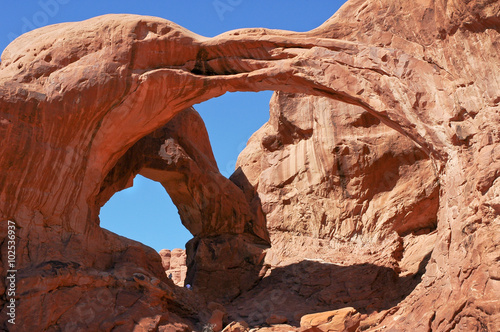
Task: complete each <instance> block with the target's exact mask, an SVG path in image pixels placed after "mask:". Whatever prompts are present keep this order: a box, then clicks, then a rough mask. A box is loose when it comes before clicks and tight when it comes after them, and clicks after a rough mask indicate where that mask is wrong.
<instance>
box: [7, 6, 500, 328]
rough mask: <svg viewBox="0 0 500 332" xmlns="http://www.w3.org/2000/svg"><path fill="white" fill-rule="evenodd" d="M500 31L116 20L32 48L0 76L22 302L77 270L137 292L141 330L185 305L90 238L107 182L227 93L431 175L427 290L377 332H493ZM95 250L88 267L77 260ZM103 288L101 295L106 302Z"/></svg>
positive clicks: (441, 12)
mask: <svg viewBox="0 0 500 332" xmlns="http://www.w3.org/2000/svg"><path fill="white" fill-rule="evenodd" d="M379 13H384V14H383V15H380V14H379ZM404 13H410V14H411V19H407V18H405V16H404ZM499 22H500V14H499V4H498V3H496V2H491V1H481V0H477V1H469V2H465V1H464V2H461V1H453V2H448V1H428V2H427V3H425V5H424V4H420V3H419V4H414V3H411V4H410V3H407V2H403V1H389V0H387V1H382V2H379V1H361V0H354V1H351V2H349V3H348V4H347V5H345V6H344V7H343V8H342V9H341V10H340V11H339V13H337V14H336V15H334V16H333V17H332V18H331V19H330V20H329V21H327V22H326V23H325V24H323V25H322V26H321V27H319V28H318V29H315V30H313V31H311V32H307V33H293V32H285V31H273V30H266V29H246V30H241V31H234V32H229V33H226V34H223V35H220V36H217V37H214V38H211V39H208V38H204V37H201V36H197V35H194V34H192V33H191V32H189V31H187V30H185V29H183V28H181V27H179V26H177V25H175V24H173V23H170V22H168V21H165V20H161V19H157V18H148V17H138V16H123V15H118V16H106V17H100V18H95V19H92V20H88V21H85V22H84V23H66V24H60V25H56V26H51V27H47V28H43V29H39V30H36V31H33V32H31V33H28V34H26V35H24V36H21V37H20V38H18V39H17V40H16V41H14V42H13V43H12V44H11V45H9V47H8V48H7V49H6V51H5V52H4V54H3V55H2V63H1V67H0V68H1V69H0V103H1V104H2V113H1V114H0V116H1V119H0V121H1V122H0V125H1V127H0V130H1V132H2V135H3V137H4V141H5V142H7V144H3V145H2V148H1V151H2V152H1V154H0V167H1V169H2V171H3V172H2V173H1V174H0V216H1V218H2V220H7V219H13V220H15V221H16V222H17V224H18V228H19V230H18V235H19V247H20V257H21V259H20V266H19V269H20V271H21V272H20V278H21V279H23V280H25V283H26V284H28V285H36V287H35V288H34V289H35V290H34V291H33V292H32V293H31V294H32V295H30V296H31V297H28V295H26V298H27V299H28V298H30V299H34V298H36V296H39V294H43V293H46V292H47V291H50V290H53V289H57V287H56V285H50V283H49V284H44V285H39V284H37V281H36V278H34V277H33V275H34V274H35V273H39V271H46V272H47V271H49V272H47V273H50V271H52V270H54V269H56V270H57V271H59V272H58V273H61V274H62V275H65V276H66V277H65V278H66V282H67V284H68V285H77V284H79V283H81V282H82V281H81V280H80V279H79V278H81V277H82V275H81V273H82V271H83V268H80V267H88V268H90V269H91V272H88V273H89V274H90V275H92V276H93V277H94V278H96V280H100V282H101V283H100V284H99V283H97V284H98V285H102V287H104V286H105V285H107V284H109V283H110V282H111V283H114V285H121V286H120V287H122V286H123V287H125V288H127V287H128V289H129V290H130V291H131V292H133V291H132V290H134V289H136V287H139V286H137V285H140V287H145V288H146V289H148V292H149V294H156V295H151V298H155V296H157V297H156V299H157V301H156V302H154V301H153V302H152V304H151V308H155V309H148V310H149V311H148V313H150V312H152V311H154V310H164V309H165V306H166V304H165V303H164V302H162V301H160V300H158V299H165V298H169V299H173V298H175V296H174V295H173V294H171V293H169V291H168V290H165V289H162V286H161V285H163V284H162V283H159V284H158V283H156V282H151V283H148V282H145V280H146V279H147V278H146V277H144V275H145V274H144V273H146V271H148V272H151V271H152V272H155V273H158V275H161V271H159V267H160V265H159V262H158V261H156V260H155V259H151V260H148V259H145V258H144V259H143V260H142V263H140V264H139V263H138V265H136V266H134V265H133V264H132V265H131V264H129V263H130V262H127V260H129V259H130V257H132V256H133V255H134V254H133V253H132V252H133V251H134V250H136V251H137V252H139V255H143V254H144V253H143V251H142V249H141V248H138V247H137V246H136V245H135V244H133V243H129V242H127V241H123V240H120V239H117V238H114V237H113V236H111V235H110V234H107V233H105V232H102V231H100V229H99V227H98V225H97V216H98V209H99V203H98V200H97V197H98V195H99V192H100V189H101V187H102V185H103V181H104V180H105V178H106V176H107V175H108V174H109V172H110V171H111V170H112V169H113V167H114V166H115V165H116V163H117V162H118V161H119V159H120V158H121V157H122V156H123V155H124V154H125V153H126V151H128V150H129V149H130V148H131V147H132V146H133V144H135V143H136V142H138V141H139V139H141V138H142V137H144V136H146V135H147V134H149V133H151V132H153V131H154V130H156V129H158V128H160V127H161V126H163V125H164V124H166V123H167V122H168V121H169V120H171V119H172V118H173V117H174V116H175V114H177V113H178V112H180V111H182V110H183V109H185V108H187V107H189V106H191V105H192V104H194V103H197V102H201V101H203V100H206V99H208V98H212V97H215V96H218V95H221V94H222V93H224V92H226V91H236V90H242V91H243V90H246V91H257V90H264V89H270V90H282V91H285V92H292V93H304V94H310V95H316V96H326V97H328V98H333V99H336V100H339V101H341V102H343V103H348V104H353V105H357V106H360V107H362V108H364V109H365V110H367V111H369V112H370V113H371V114H373V115H375V116H376V117H378V118H379V119H380V121H382V122H384V123H386V124H387V125H389V126H391V127H392V128H394V129H396V130H397V131H399V132H401V133H403V134H404V135H405V136H407V137H409V138H410V139H412V140H413V141H414V142H415V143H416V144H418V145H419V146H420V147H421V148H422V149H423V150H424V151H426V153H427V154H428V155H429V156H430V157H431V160H432V161H433V162H434V164H435V166H434V167H435V170H436V172H437V174H438V176H439V179H440V183H441V192H440V200H441V202H442V203H441V205H440V209H439V212H438V239H439V240H438V242H437V246H436V248H435V249H434V252H433V254H432V257H431V260H430V263H429V265H428V267H427V272H426V274H425V276H424V279H423V282H422V283H421V285H419V286H418V287H417V289H416V290H415V291H414V292H413V293H412V294H410V295H409V296H408V297H407V298H406V299H405V300H404V301H403V302H402V303H401V304H400V305H399V307H397V308H395V309H394V311H392V312H391V313H390V315H388V316H387V318H381V320H380V321H379V322H378V323H380V324H387V325H390V326H399V327H401V326H405V327H410V328H420V327H422V326H421V325H425V327H426V328H431V329H435V330H446V331H448V330H452V329H461V328H465V326H473V328H475V329H477V330H479V329H480V328H484V327H485V326H486V327H489V328H494V327H493V324H494V323H495V321H498V302H497V301H498V300H497V299H498V297H499V292H500V291H499V287H498V266H497V256H498V250H497V249H496V247H495V245H494V243H495V242H498V241H497V240H498V239H497V238H496V237H497V235H498V234H500V232H498V228H499V226H498V225H499V223H498V214H499V202H498V197H499V194H498V192H499V190H500V189H499V186H500V182H499V181H498V174H499V171H498V170H499V169H500V167H499V163H500V161H499V160H500V159H499V158H500V152H499V148H498V142H499V140H500V138H499V136H498V130H497V129H498V128H497V127H498V123H499V120H500V114H499V100H500V97H499V95H498V91H500V89H499V86H498V85H499V83H498V80H497V77H496V76H497V74H498V72H500V68H499V60H498V43H499V34H498V31H499V24H500V23H499ZM62 32H64V36H63V37H61V33H62ZM97 35H98V36H99V38H96V36H97ZM478 45H481V46H478ZM464 54H467V56H464ZM2 232H5V230H2ZM2 234H3V237H5V234H4V233H2ZM492 238H493V240H492ZM42 243H44V244H42ZM61 243H63V244H64V247H65V250H64V252H62V251H61V250H60V244H61ZM96 243H99V245H98V246H97V249H96V251H95V252H94V253H93V254H91V255H84V254H82V252H81V248H82V247H83V248H89V247H91V246H94V245H95V244H96ZM58 248H59V249H58ZM2 250H3V251H4V250H5V245H3V246H2ZM57 261H64V262H74V263H75V264H73V263H67V264H66V263H65V264H63V265H60V264H58V263H57V264H56V263H53V262H57ZM117 262H119V264H117ZM134 262H138V261H137V259H134ZM141 264H142V265H141ZM113 266H116V270H115V274H114V275H112V276H109V275H107V277H106V278H108V279H107V280H108V281H105V282H102V280H104V279H103V278H104V277H102V276H101V275H99V271H103V270H109V269H110V268H111V267H113ZM2 269H4V267H2ZM2 271H3V270H2ZM37 271H38V272H37ZM136 271H142V272H144V273H142V272H136ZM79 273H80V274H79ZM134 273H136V274H137V273H142V275H134ZM146 274H147V273H146ZM118 275H121V276H125V275H127V276H128V277H127V278H128V279H127V278H125V277H123V278H122V279H120V278H116V276H118ZM130 275H133V276H134V280H135V283H130V282H129V281H130ZM109 278H111V281H109V280H110V279H109ZM37 287H38V288H37ZM99 287H101V286H95V287H94V289H93V291H100V290H103V291H104V288H102V289H100V288H99ZM104 292H105V291H104ZM33 294H34V295H33ZM36 294H38V295H36ZM60 294H62V293H60ZM158 294H160V295H158ZM422 294H424V295H422ZM104 298H109V296H107V297H106V296H105V297H104ZM25 303H29V301H26V302H25ZM429 303H432V305H430V304H429ZM443 303H446V304H447V305H446V306H442V304H443ZM410 308H411V309H410ZM91 309H92V308H91ZM23 310H26V312H29V309H28V308H26V307H23ZM141 310H143V309H140V310H137V311H135V312H134V313H133V315H136V316H135V318H134V319H139V318H140V317H142V316H141V315H144V312H142V313H141ZM61 315H62V314H61ZM46 319H47V318H43V317H41V316H40V315H34V318H33V317H32V318H31V319H30V320H28V321H27V324H28V326H37V324H40V322H43V323H44V324H52V323H53V322H49V321H47V320H46ZM29 324H31V325H29ZM110 324H111V323H110Z"/></svg>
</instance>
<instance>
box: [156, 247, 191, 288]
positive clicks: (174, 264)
mask: <svg viewBox="0 0 500 332" xmlns="http://www.w3.org/2000/svg"><path fill="white" fill-rule="evenodd" d="M159 254H160V257H161V264H162V266H163V269H165V274H166V275H167V277H169V278H170V279H172V281H173V282H174V284H176V285H177V286H179V287H184V285H185V282H184V281H185V280H186V272H187V266H186V251H185V250H182V249H174V250H168V249H163V250H161V251H160V252H159Z"/></svg>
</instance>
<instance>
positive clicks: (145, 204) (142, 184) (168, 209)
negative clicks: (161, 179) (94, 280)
mask: <svg viewBox="0 0 500 332" xmlns="http://www.w3.org/2000/svg"><path fill="white" fill-rule="evenodd" d="M133 181H134V182H133V186H131V187H130V188H127V189H124V190H122V191H119V192H117V193H115V194H114V195H113V197H111V198H110V200H109V201H108V202H106V204H105V205H104V206H103V207H102V208H101V211H100V215H99V219H100V225H101V227H103V228H105V229H108V230H110V231H112V232H114V233H116V234H118V235H122V236H125V237H127V238H130V239H133V240H136V241H139V242H141V243H143V244H145V245H147V246H150V247H152V248H153V249H155V250H156V251H158V252H159V251H160V250H162V249H169V250H172V249H176V248H180V249H185V246H186V243H187V242H188V241H189V240H190V239H191V238H192V234H191V233H189V231H188V230H187V229H186V227H184V225H182V223H181V220H180V217H179V214H178V212H177V208H176V207H175V205H174V204H173V203H172V199H171V198H170V196H169V195H168V193H167V192H166V191H165V188H164V187H163V186H162V185H161V184H160V183H158V182H155V181H152V180H150V179H148V178H145V177H143V176H142V175H136V176H135V178H134V180H133Z"/></svg>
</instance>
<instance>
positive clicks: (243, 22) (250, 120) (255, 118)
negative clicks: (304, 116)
mask: <svg viewBox="0 0 500 332" xmlns="http://www.w3.org/2000/svg"><path fill="white" fill-rule="evenodd" d="M343 3H344V1H343V0H312V1H303V0H302V1H299V0H276V1H269V0H268V1H264V0H199V1H194V0H193V1H179V0H178V1H173V0H162V1H157V0H155V1H152V0H145V1H137V0H134V1H127V0H122V1H114V0H113V1H106V0H100V1H95V0H90V1H81V0H80V1H79V0H40V1H32V0H23V1H3V2H2V10H1V14H0V18H1V19H0V31H2V33H0V51H3V49H4V48H5V47H6V46H7V45H8V44H9V42H10V41H11V40H12V39H13V38H15V37H16V36H18V35H20V34H22V33H24V32H27V31H29V30H32V29H35V28H38V27H41V26H45V25H50V24H55V23H61V22H69V21H81V20H85V19H88V18H91V17H94V16H99V15H104V14H110V13H117V14H118V13H119V14H122V13H129V14H140V15H150V16H158V17H162V18H165V19H168V20H171V21H173V22H175V23H177V24H180V25H182V26H184V27H185V28H188V29H189V30H191V31H193V32H196V33H198V34H200V35H204V36H208V37H211V36H215V35H218V34H220V33H222V32H225V31H228V30H233V29H237V28H247V27H265V28H274V29H285V30H293V31H308V30H310V29H313V28H315V27H317V26H319V25H321V24H322V23H323V22H324V21H326V20H327V19H328V18H329V17H330V16H332V15H333V14H334V13H335V12H336V11H337V10H338V8H340V6H341V5H342V4H343ZM271 95H272V92H270V91H264V92H259V93H251V92H246V93H230V94H225V95H224V96H221V97H219V98H215V99H212V100H209V101H207V102H204V103H202V104H199V105H194V107H195V108H196V110H197V111H198V112H200V114H201V115H202V117H203V119H204V121H205V124H206V126H207V129H208V133H209V136H210V141H211V143H212V148H213V150H214V154H215V158H216V159H217V163H218V165H219V169H220V171H221V173H222V174H223V175H225V176H229V175H231V173H232V171H233V170H234V164H235V161H236V159H237V157H238V154H239V153H240V152H241V150H242V149H243V148H244V147H245V144H246V142H247V140H248V138H250V136H251V135H252V134H253V133H254V132H255V131H256V130H257V129H258V128H260V127H261V126H262V125H263V124H264V123H265V122H266V121H267V120H268V119H269V100H270V98H271ZM100 218H101V226H102V227H105V228H107V229H109V230H112V231H113V232H115V233H118V234H120V235H123V236H126V237H129V238H131V239H134V240H137V241H140V242H142V243H144V244H146V245H149V246H151V247H152V248H154V249H155V250H157V251H159V250H161V249H163V248H168V249H173V248H184V245H185V243H186V242H187V241H188V240H189V239H190V238H191V234H190V233H189V232H188V231H187V230H186V229H185V228H184V226H182V224H181V222H180V219H179V215H178V213H177V209H176V208H175V206H174V205H173V204H172V201H171V200H170V198H169V197H168V194H167V193H166V191H165V190H164V189H163V187H162V186H161V185H160V184H159V183H155V182H153V181H151V180H148V179H145V178H143V177H141V176H138V177H136V179H135V180H134V186H133V187H132V188H129V189H126V190H123V191H121V192H118V193H116V194H115V195H114V196H113V197H112V198H111V200H110V201H109V202H108V203H107V204H106V205H105V206H104V207H103V208H102V209H101V215H100Z"/></svg>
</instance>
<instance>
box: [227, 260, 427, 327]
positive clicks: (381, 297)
mask: <svg viewBox="0 0 500 332" xmlns="http://www.w3.org/2000/svg"><path fill="white" fill-rule="evenodd" d="M429 258H430V254H429V255H428V256H426V257H425V258H424V259H423V260H422V262H421V263H420V268H419V271H418V272H417V273H416V274H414V275H409V276H405V277H400V276H398V274H397V273H396V272H395V271H394V270H392V269H390V268H387V267H383V266H377V265H373V264H368V263H366V264H360V265H351V266H341V265H336V264H331V263H324V262H319V261H313V260H304V261H302V262H299V263H296V264H291V265H288V266H284V267H277V268H274V269H273V270H272V272H271V274H270V275H269V276H267V277H265V278H264V279H263V280H262V281H261V282H260V283H259V284H258V285H257V286H256V287H255V288H254V289H252V290H251V291H249V292H247V293H244V294H243V295H242V296H240V297H239V298H237V299H236V300H234V301H233V302H232V304H231V306H232V307H231V308H230V309H229V312H230V315H231V316H232V317H231V318H232V319H233V320H244V321H246V322H248V323H249V324H250V325H251V326H258V325H262V324H264V323H265V321H266V319H267V318H268V317H270V315H272V314H274V315H281V316H285V317H286V318H287V319H288V323H290V324H292V325H297V326H298V325H299V322H300V317H302V316H303V315H305V314H310V313H315V312H322V311H329V310H336V309H340V308H345V307H353V308H355V309H356V310H357V311H358V312H360V313H362V314H371V313H374V312H379V311H382V310H386V309H389V308H392V307H394V306H395V305H396V304H398V303H399V302H401V300H403V299H404V298H405V297H406V296H408V295H409V294H410V293H411V292H412V291H413V289H415V287H416V286H417V285H418V284H419V283H420V280H421V276H422V274H423V273H424V272H425V266H426V265H427V262H428V260H429Z"/></svg>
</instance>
